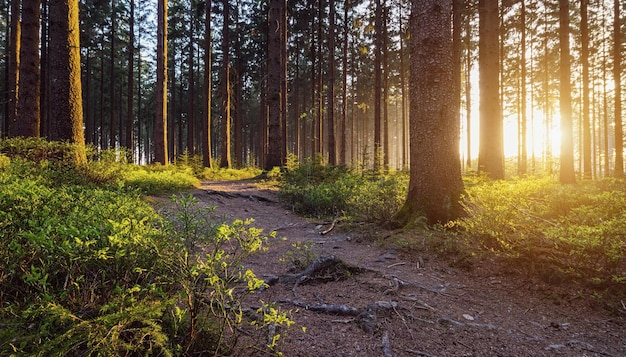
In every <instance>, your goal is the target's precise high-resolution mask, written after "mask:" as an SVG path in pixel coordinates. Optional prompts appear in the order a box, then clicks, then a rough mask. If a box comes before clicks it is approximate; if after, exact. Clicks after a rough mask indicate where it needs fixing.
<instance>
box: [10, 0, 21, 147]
mask: <svg viewBox="0 0 626 357" xmlns="http://www.w3.org/2000/svg"><path fill="white" fill-rule="evenodd" d="M10 1H11V40H10V49H9V81H8V82H9V100H8V103H7V106H8V107H9V115H8V116H7V119H6V120H7V132H8V135H9V136H17V132H16V124H17V123H16V121H17V102H18V93H19V88H18V86H19V81H20V80H19V78H20V40H21V37H22V36H21V29H22V26H21V20H20V0H10Z"/></svg>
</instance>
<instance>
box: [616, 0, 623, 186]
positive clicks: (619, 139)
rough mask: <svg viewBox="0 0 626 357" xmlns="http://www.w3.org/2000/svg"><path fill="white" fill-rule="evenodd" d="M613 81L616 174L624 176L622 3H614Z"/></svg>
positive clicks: (617, 1)
mask: <svg viewBox="0 0 626 357" xmlns="http://www.w3.org/2000/svg"><path fill="white" fill-rule="evenodd" d="M613 9H614V18H613V81H614V82H615V173H614V175H615V176H616V177H623V176H624V130H623V128H622V83H621V82H622V66H621V61H622V36H621V31H622V30H621V21H620V11H619V10H620V1H619V0H614V3H613Z"/></svg>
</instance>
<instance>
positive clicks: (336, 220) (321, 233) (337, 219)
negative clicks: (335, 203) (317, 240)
mask: <svg viewBox="0 0 626 357" xmlns="http://www.w3.org/2000/svg"><path fill="white" fill-rule="evenodd" d="M340 220H341V217H337V218H335V219H334V220H333V223H331V224H330V227H329V228H328V229H326V230H324V231H321V232H320V235H322V236H325V235H327V234H328V233H330V231H332V230H333V229H335V226H336V225H337V222H339V221H340Z"/></svg>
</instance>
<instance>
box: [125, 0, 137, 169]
mask: <svg viewBox="0 0 626 357" xmlns="http://www.w3.org/2000/svg"><path fill="white" fill-rule="evenodd" d="M128 22H129V30H128V32H129V35H130V37H129V40H128V42H129V43H128V97H127V105H126V106H127V109H126V110H127V111H128V114H127V116H126V140H125V144H126V145H125V146H126V150H127V151H126V157H127V160H128V162H133V161H134V150H135V140H134V138H135V133H134V132H135V130H134V128H135V82H134V79H135V73H134V72H135V0H130V18H129V19H128Z"/></svg>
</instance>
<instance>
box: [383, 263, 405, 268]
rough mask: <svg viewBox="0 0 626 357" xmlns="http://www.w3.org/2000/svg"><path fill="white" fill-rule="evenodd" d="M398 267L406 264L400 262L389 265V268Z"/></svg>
mask: <svg viewBox="0 0 626 357" xmlns="http://www.w3.org/2000/svg"><path fill="white" fill-rule="evenodd" d="M398 265H406V262H400V263H395V264H391V265H388V266H387V268H393V267H397V266H398Z"/></svg>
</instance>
